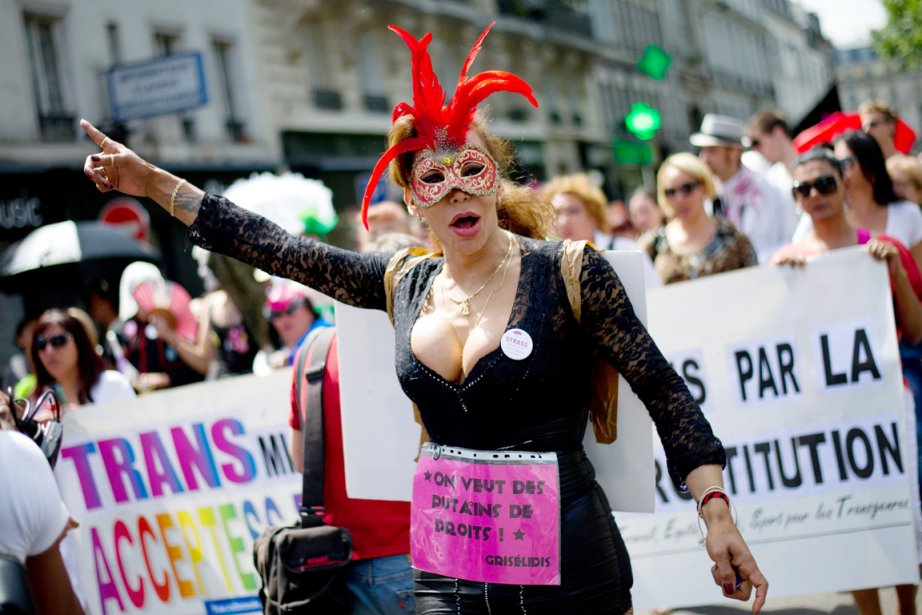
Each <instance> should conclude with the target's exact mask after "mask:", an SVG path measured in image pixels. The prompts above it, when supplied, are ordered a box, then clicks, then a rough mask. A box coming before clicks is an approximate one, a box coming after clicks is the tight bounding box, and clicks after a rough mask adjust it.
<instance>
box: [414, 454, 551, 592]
mask: <svg viewBox="0 0 922 615" xmlns="http://www.w3.org/2000/svg"><path fill="white" fill-rule="evenodd" d="M410 523H411V530H410V551H411V554H412V556H413V566H414V567H415V568H419V569H420V570H425V571H428V572H434V573H437V574H441V575H445V576H448V577H456V578H459V579H465V580H468V581H479V582H484V583H507V584H511V585H560V481H559V478H558V473H557V456H556V455H555V454H554V453H532V452H523V451H474V450H471V449H462V448H458V447H447V446H441V447H440V446H437V445H434V444H426V445H424V446H423V450H422V452H421V453H420V456H419V463H418V464H417V466H416V474H415V475H414V477H413V505H412V508H411V517H410Z"/></svg>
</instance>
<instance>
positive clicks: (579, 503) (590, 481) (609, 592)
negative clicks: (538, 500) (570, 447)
mask: <svg viewBox="0 0 922 615" xmlns="http://www.w3.org/2000/svg"><path fill="white" fill-rule="evenodd" d="M557 460H558V468H559V472H560V491H561V494H560V495H561V502H560V507H561V511H560V512H561V514H560V522H561V527H560V531H561V540H560V542H561V554H560V555H561V575H560V576H561V584H560V585H554V586H548V585H499V584H495V583H477V582H473V581H464V580H461V579H455V578H451V577H444V576H441V575H438V574H433V573H430V572H424V571H421V570H415V571H414V581H415V584H414V593H415V594H416V612H417V613H419V614H428V615H435V614H442V613H454V614H457V615H460V614H464V615H468V614H470V613H484V614H493V615H498V614H500V613H502V614H506V613H530V614H535V613H554V614H559V613H566V614H567V615H574V614H576V613H613V614H617V615H623V614H624V613H627V612H628V611H629V610H630V608H631V586H632V585H633V582H634V578H633V575H632V573H631V562H630V560H629V558H628V553H627V549H626V548H625V546H624V541H623V540H622V539H621V534H620V532H619V531H618V527H617V526H616V525H615V520H614V518H613V517H612V515H611V508H610V507H609V505H608V498H606V497H605V493H604V492H603V491H602V488H601V487H600V486H599V485H598V483H596V482H595V470H594V469H593V467H592V464H591V463H589V460H588V459H587V458H586V453H585V452H584V451H578V452H566V453H558V454H557Z"/></svg>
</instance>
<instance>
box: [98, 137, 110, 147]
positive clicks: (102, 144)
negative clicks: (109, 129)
mask: <svg viewBox="0 0 922 615" xmlns="http://www.w3.org/2000/svg"><path fill="white" fill-rule="evenodd" d="M108 142H109V137H104V138H103V140H102V143H100V144H99V149H105V148H106V143H108Z"/></svg>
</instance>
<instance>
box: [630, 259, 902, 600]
mask: <svg viewBox="0 0 922 615" xmlns="http://www.w3.org/2000/svg"><path fill="white" fill-rule="evenodd" d="M647 303H648V307H649V320H650V331H651V333H652V334H653V337H654V339H655V340H656V342H657V344H658V345H659V347H660V349H661V350H662V351H663V353H664V354H665V355H666V357H667V358H668V359H669V360H670V361H671V362H672V364H673V365H674V366H675V367H676V369H677V370H678V372H679V373H680V374H681V375H683V376H684V377H685V379H686V381H687V382H688V384H689V389H690V390H691V392H692V394H693V396H695V397H696V398H697V399H698V400H699V402H700V403H701V405H702V408H703V410H704V412H705V414H706V416H707V418H708V420H709V421H710V422H711V425H712V427H713V428H714V431H715V432H716V434H717V435H718V436H719V437H720V438H721V439H722V441H723V443H724V446H725V448H726V450H727V457H728V463H727V468H726V470H725V472H724V482H725V484H726V486H727V489H728V491H729V492H730V493H731V499H732V501H733V503H734V505H735V508H736V510H737V512H738V525H739V528H740V531H741V532H742V533H743V536H744V537H745V538H746V540H747V542H748V543H749V545H750V547H751V549H752V551H753V553H754V554H755V556H756V558H757V561H758V562H759V566H760V567H761V569H762V571H763V572H764V573H765V576H766V577H767V578H768V579H769V582H770V583H771V596H775V597H777V596H794V595H804V594H818V593H824V592H836V591H843V590H848V589H855V588H860V587H882V586H892V585H894V584H897V583H915V582H917V580H918V571H917V568H916V549H915V545H916V536H915V532H914V529H913V525H912V523H913V519H912V512H911V511H912V507H913V505H914V499H913V498H911V497H910V491H909V489H910V479H909V477H907V472H913V471H914V469H913V468H912V467H906V465H905V464H915V458H914V457H913V456H912V455H911V454H910V455H908V456H906V451H905V448H906V445H907V443H906V442H905V441H904V439H902V438H901V434H898V430H899V431H901V432H902V431H903V429H904V427H903V424H902V422H901V421H902V420H903V418H904V417H903V403H904V390H903V386H902V376H901V373H900V365H899V357H898V349H897V337H896V330H895V326H894V319H893V308H892V302H891V298H890V288H889V285H888V280H887V272H886V267H885V266H884V265H883V264H881V263H878V262H875V261H874V260H873V259H872V258H871V257H870V256H869V255H868V254H867V252H866V251H864V250H863V249H855V250H841V251H837V252H836V253H833V254H831V255H828V256H826V257H823V258H821V259H817V260H816V261H813V262H810V263H809V264H807V265H806V267H804V268H803V269H793V268H789V267H759V268H752V269H747V270H743V271H738V272H731V273H725V274H721V275H718V276H713V277H710V278H705V279H702V280H698V281H695V282H691V283H683V284H677V285H675V286H670V287H667V288H664V289H662V290H658V291H653V292H651V293H650V294H649V295H648V298H647ZM906 436H907V437H908V438H909V439H910V442H909V446H910V447H913V446H914V438H915V433H914V431H912V432H910V433H908V434H906ZM901 454H902V455H904V456H902V457H901ZM656 458H657V466H658V471H657V484H656V509H657V513H656V514H655V515H621V514H619V515H618V522H619V526H620V528H621V531H622V534H623V535H624V538H625V541H626V543H627V546H628V549H629V551H630V553H631V561H632V564H633V569H634V580H635V583H634V590H633V593H634V605H635V606H636V607H637V608H640V609H650V608H654V607H678V606H695V605H702V604H714V603H720V602H724V601H725V599H723V598H722V597H721V593H720V590H719V588H717V587H716V586H715V585H714V581H713V579H712V577H711V573H710V566H711V561H710V560H709V559H708V557H707V554H706V553H705V551H704V549H703V547H701V546H700V545H699V544H698V541H699V538H700V534H699V529H698V524H697V518H696V514H695V506H694V503H693V502H691V501H689V500H688V498H689V496H688V494H687V493H685V494H682V493H680V492H679V490H678V489H676V488H675V486H674V485H673V483H672V481H670V480H669V478H668V474H667V473H666V470H665V467H666V466H665V458H664V455H663V452H662V449H661V448H659V447H657V452H656ZM904 460H905V462H904ZM912 482H913V483H914V481H912ZM913 488H914V485H913ZM726 602H727V603H731V602H730V601H726ZM735 604H737V605H738V604H739V603H738V602H737V603H735Z"/></svg>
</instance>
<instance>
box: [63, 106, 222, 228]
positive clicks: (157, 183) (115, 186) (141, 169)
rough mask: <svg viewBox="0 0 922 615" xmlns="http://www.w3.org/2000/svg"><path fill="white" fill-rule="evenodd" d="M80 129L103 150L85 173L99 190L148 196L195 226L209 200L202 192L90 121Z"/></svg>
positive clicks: (86, 164) (89, 161)
mask: <svg viewBox="0 0 922 615" xmlns="http://www.w3.org/2000/svg"><path fill="white" fill-rule="evenodd" d="M80 128H82V129H83V131H84V132H85V133H86V134H87V136H88V137H90V139H92V140H93V143H95V144H96V145H98V146H99V147H100V148H101V149H102V151H101V152H99V153H97V154H90V155H89V156H87V157H86V161H85V162H84V163H83V172H84V173H85V174H86V176H87V177H89V178H90V179H91V180H92V181H93V183H95V184H96V189H97V190H99V191H100V192H110V191H112V190H117V191H118V192H123V193H125V194H129V195H131V196H146V197H148V198H149V199H151V200H153V201H154V202H155V203H157V204H158V205H160V207H163V208H164V209H165V210H167V211H168V212H170V214H171V215H173V216H174V217H176V218H178V219H179V220H180V221H181V222H182V223H183V224H185V225H186V226H189V225H191V224H192V223H193V222H195V218H196V217H197V216H198V212H199V207H200V206H201V203H202V197H204V196H205V193H204V192H203V191H202V190H201V189H199V188H197V187H195V186H193V185H192V184H190V183H188V182H186V181H185V180H183V179H181V178H179V177H176V176H175V175H173V174H172V173H168V172H166V171H164V170H163V169H161V168H160V167H157V166H155V165H152V164H151V163H149V162H147V161H146V160H144V159H142V158H141V157H140V156H138V155H137V154H136V153H134V152H133V151H132V150H130V149H128V147H126V146H125V145H123V144H121V143H119V142H117V141H113V140H112V139H110V138H109V137H108V136H106V135H105V134H104V133H103V132H102V131H100V130H99V129H98V128H96V127H95V126H93V125H92V124H90V123H89V122H88V121H86V120H80Z"/></svg>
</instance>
